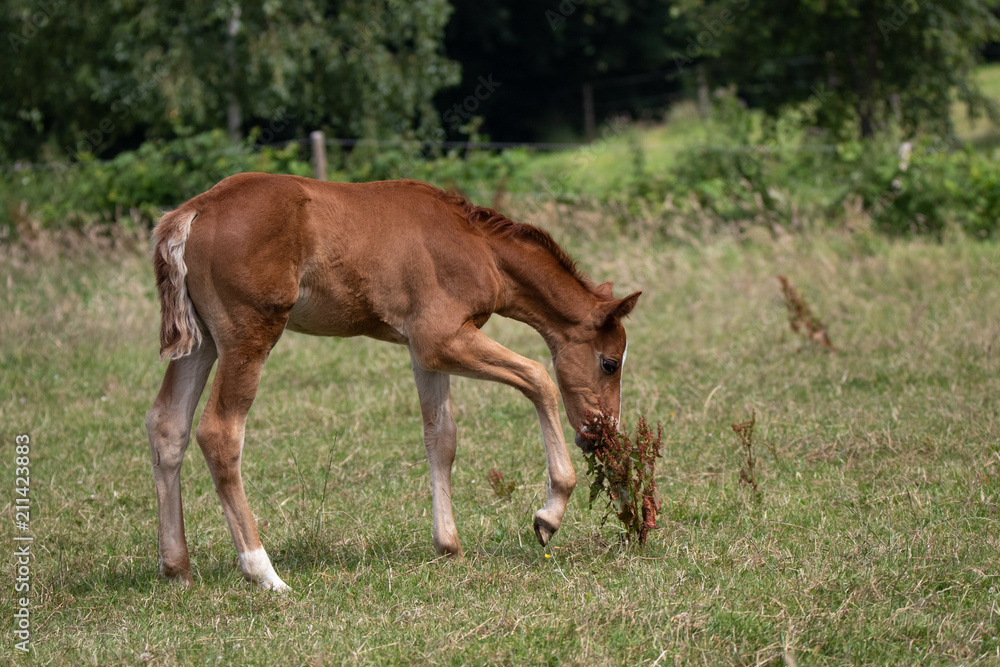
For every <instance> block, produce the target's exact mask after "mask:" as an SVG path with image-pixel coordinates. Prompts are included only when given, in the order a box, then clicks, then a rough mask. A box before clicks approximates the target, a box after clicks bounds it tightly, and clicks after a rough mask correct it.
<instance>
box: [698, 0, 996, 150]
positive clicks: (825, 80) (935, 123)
mask: <svg viewBox="0 0 1000 667" xmlns="http://www.w3.org/2000/svg"><path fill="white" fill-rule="evenodd" d="M996 4H997V3H996V2H995V0H950V1H949V2H932V1H930V0H860V1H858V0H773V1H771V2H766V3H765V2H751V1H750V0H726V1H711V0H709V1H707V2H704V3H703V4H698V3H693V4H692V5H690V6H689V7H688V8H687V9H688V11H690V12H691V13H693V14H695V15H696V16H698V17H700V21H701V22H702V23H703V24H704V23H706V22H708V21H713V20H714V21H716V23H715V24H713V25H716V26H717V27H718V29H719V32H718V34H717V35H713V36H712V39H711V40H706V41H710V42H711V44H712V46H713V49H712V50H711V53H709V54H708V56H709V57H706V58H705V59H704V61H703V62H704V67H705V69H706V72H707V76H708V78H709V81H710V82H711V83H713V84H716V85H724V84H735V85H736V86H737V87H738V90H739V93H740V95H741V96H742V97H744V98H745V99H746V100H747V101H748V102H749V103H750V104H751V105H753V106H758V107H760V108H763V109H764V110H765V111H766V112H767V113H768V114H770V115H776V114H778V113H779V112H780V111H781V110H783V109H785V108H788V107H789V106H798V107H801V108H803V109H805V110H806V111H808V112H809V118H808V121H809V122H810V123H813V124H815V125H818V126H821V127H825V128H827V129H830V130H833V131H835V132H836V133H839V134H846V133H850V131H849V128H850V127H851V126H854V127H856V128H857V130H856V131H857V133H858V134H859V135H860V136H862V137H870V136H871V135H872V134H873V133H874V132H875V131H876V129H878V128H879V127H883V126H885V125H886V124H887V123H888V122H889V121H890V119H892V118H894V117H895V118H898V119H899V121H900V122H901V124H902V126H903V128H904V129H906V130H912V129H915V128H917V127H923V128H925V129H930V130H932V131H936V132H939V133H942V134H947V133H949V132H950V130H951V126H950V106H951V103H952V101H953V100H954V99H956V98H957V99H960V100H962V101H964V102H966V103H967V104H969V108H970V111H971V112H972V113H974V114H979V113H981V112H982V111H984V110H989V102H988V100H987V99H986V98H985V97H984V96H983V95H982V94H981V93H980V91H979V90H978V89H977V87H976V85H975V81H974V79H973V77H972V74H973V69H974V67H975V65H976V64H977V62H978V57H979V53H980V50H981V49H982V48H983V47H984V46H985V45H986V44H987V43H989V42H990V41H993V40H996V39H997V38H998V35H1000V32H998V25H1000V24H998V21H997V18H996V16H995V15H994V13H993V9H994V8H995V6H996ZM726 10H728V11H730V12H731V14H730V16H731V20H729V21H727V22H722V21H720V20H719V18H720V16H721V13H722V12H723V11H726ZM723 23H724V25H723Z"/></svg>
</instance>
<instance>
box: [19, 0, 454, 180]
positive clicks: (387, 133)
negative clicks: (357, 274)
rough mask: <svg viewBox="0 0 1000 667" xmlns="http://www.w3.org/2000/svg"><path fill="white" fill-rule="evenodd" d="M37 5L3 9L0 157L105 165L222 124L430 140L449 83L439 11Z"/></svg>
mask: <svg viewBox="0 0 1000 667" xmlns="http://www.w3.org/2000/svg"><path fill="white" fill-rule="evenodd" d="M41 5H42V6H43V7H44V8H45V9H43V10H39V3H38V2H35V1H34V0H11V1H10V2H5V3H4V4H3V5H2V7H0V30H2V33H3V34H4V35H8V37H9V36H10V35H15V36H16V37H17V38H16V40H15V42H14V43H12V45H11V49H10V50H5V51H4V53H5V54H6V55H7V57H9V58H10V60H8V61H5V66H4V67H2V68H0V76H2V77H3V80H2V84H3V89H4V91H5V94H4V96H3V97H2V98H0V159H4V160H10V159H29V160H37V159H40V158H41V159H59V158H65V157H73V158H75V157H76V156H78V155H85V154H94V155H98V156H100V155H108V156H110V155H114V154H116V153H117V152H119V151H121V150H124V149H128V148H130V147H134V146H136V145H137V144H138V143H141V142H142V141H143V140H145V139H149V138H159V139H165V140H170V139H172V138H174V137H177V136H185V135H187V134H192V133H202V132H205V131H209V130H213V129H216V128H220V127H226V128H228V129H229V132H230V134H231V135H233V136H240V135H242V134H243V133H245V132H246V131H247V130H248V129H249V128H252V127H254V126H261V127H263V128H264V131H265V133H270V135H271V136H272V138H271V139H267V138H265V141H273V140H274V139H281V138H292V137H296V136H299V137H302V136H305V135H306V134H307V133H308V132H309V131H311V130H316V129H325V130H327V131H328V132H329V133H330V134H332V135H333V136H346V137H381V138H387V137H392V138H396V137H402V138H417V139H427V138H436V137H438V136H439V134H440V126H439V121H438V114H437V113H436V112H435V110H434V106H433V103H432V100H433V97H434V94H435V93H436V92H437V91H438V90H440V89H441V88H442V87H445V86H448V85H451V84H454V83H455V82H457V80H458V68H457V66H456V65H455V64H454V63H452V62H451V61H449V60H447V59H446V58H445V57H444V55H443V54H442V53H441V45H442V37H443V30H444V25H445V23H446V22H447V19H448V16H449V13H450V5H449V4H448V2H447V1H446V0H417V1H415V2H403V1H402V0H389V1H388V2H378V3H368V2H359V1H357V0H342V1H339V2H334V1H333V0H298V1H296V2H291V1H289V0H273V1H269V2H233V0H212V1H211V2H193V1H189V0H186V1H184V2H172V1H167V0H151V1H149V2H142V3H136V2H134V1H133V0H119V1H116V2H93V1H84V2H63V1H61V0H48V2H43V3H41ZM36 23H37V24H39V25H37V26H36V25H35V24H36ZM22 34H23V35H28V36H27V37H21V35H22ZM9 38H10V37H9ZM5 46H6V45H5Z"/></svg>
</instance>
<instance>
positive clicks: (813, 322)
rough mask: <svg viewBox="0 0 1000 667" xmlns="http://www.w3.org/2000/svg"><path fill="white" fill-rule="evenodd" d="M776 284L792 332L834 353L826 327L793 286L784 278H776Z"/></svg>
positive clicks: (834, 349)
mask: <svg viewBox="0 0 1000 667" xmlns="http://www.w3.org/2000/svg"><path fill="white" fill-rule="evenodd" d="M778 282H780V283H781V296H782V297H783V298H784V300H785V308H787V309H788V325H789V326H790V327H791V328H792V331H794V332H795V333H797V334H799V335H800V336H803V337H804V338H806V339H807V340H809V341H812V342H813V343H816V344H817V345H820V346H822V347H825V348H827V349H828V350H831V351H836V349H837V348H836V347H834V345H833V343H832V342H831V341H830V334H829V333H828V332H827V328H826V325H825V324H823V322H821V321H820V319H819V318H818V317H816V316H815V315H814V314H813V312H812V309H811V308H809V304H808V303H806V301H805V299H803V298H802V295H800V294H799V291H798V290H797V289H795V286H794V285H792V283H791V282H790V281H789V280H788V278H786V277H785V276H778Z"/></svg>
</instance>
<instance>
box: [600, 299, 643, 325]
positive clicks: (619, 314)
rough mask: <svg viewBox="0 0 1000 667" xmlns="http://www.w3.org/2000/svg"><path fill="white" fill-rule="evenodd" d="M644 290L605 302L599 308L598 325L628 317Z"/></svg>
mask: <svg viewBox="0 0 1000 667" xmlns="http://www.w3.org/2000/svg"><path fill="white" fill-rule="evenodd" d="M640 294H642V292H634V293H632V294H629V295H628V296H627V297H625V298H624V299H615V300H614V301H608V302H607V303H606V304H603V305H602V306H601V307H600V308H598V310H597V318H596V319H597V323H598V326H603V325H607V324H611V323H612V322H615V321H618V320H621V319H622V318H623V317H628V314H629V313H631V312H632V309H633V308H635V304H636V302H637V301H638V300H639V295H640Z"/></svg>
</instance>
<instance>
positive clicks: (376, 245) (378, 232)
mask: <svg viewBox="0 0 1000 667" xmlns="http://www.w3.org/2000/svg"><path fill="white" fill-rule="evenodd" d="M185 207H189V208H192V209H194V210H196V211H197V212H198V217H197V218H196V219H195V220H194V221H193V223H192V224H191V234H190V237H189V240H188V243H187V247H186V254H185V261H186V262H187V265H188V289H189V291H190V294H191V298H192V301H193V302H194V303H195V307H196V309H197V310H198V313H199V315H200V316H201V317H202V319H203V320H205V321H206V324H208V325H209V328H210V329H222V330H224V329H225V328H226V326H227V324H235V323H230V322H228V320H229V313H231V312H232V307H233V306H234V305H239V306H250V307H253V308H254V309H256V310H258V311H261V312H263V313H272V314H274V315H275V316H277V317H278V318H279V319H284V316H285V315H287V328H289V329H292V330H294V331H301V332H304V333H310V334H314V335H325V336H356V335H367V336H372V337H374V338H379V339H382V340H388V341H392V342H397V343H406V342H408V340H409V338H410V336H411V335H412V334H413V333H414V332H416V331H419V330H420V329H421V328H423V327H425V326H428V325H429V324H432V323H436V322H441V321H442V320H447V321H449V322H458V323H461V322H464V321H468V320H469V319H473V318H479V319H481V315H483V314H489V313H491V312H495V310H496V309H497V308H498V307H499V305H500V299H501V296H502V285H501V280H500V275H499V271H498V270H497V268H496V263H495V259H494V254H493V251H492V248H491V246H490V241H489V239H488V235H487V234H485V233H484V232H483V231H482V230H480V229H477V228H475V227H473V226H471V225H470V224H469V222H468V221H467V219H466V218H465V217H464V216H463V215H461V213H460V211H457V210H456V209H455V207H454V206H453V205H451V204H450V203H449V201H448V200H447V199H446V198H443V197H442V196H441V195H440V191H438V190H436V189H434V188H432V187H430V186H427V185H425V184H423V183H417V182H414V181H380V182H375V183H356V184H352V183H328V182H321V181H314V180H310V179H305V178H300V177H296V176H277V175H268V174H240V175H238V176H233V177H231V178H227V179H225V180H224V181H222V182H220V183H219V184H218V185H216V186H215V187H214V188H212V189H211V190H209V191H208V192H206V193H204V194H202V195H199V196H198V197H196V198H194V199H192V200H191V201H190V202H188V204H186V205H185Z"/></svg>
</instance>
